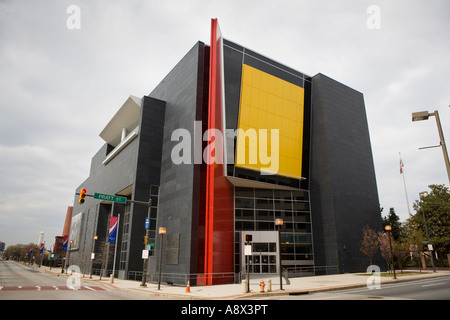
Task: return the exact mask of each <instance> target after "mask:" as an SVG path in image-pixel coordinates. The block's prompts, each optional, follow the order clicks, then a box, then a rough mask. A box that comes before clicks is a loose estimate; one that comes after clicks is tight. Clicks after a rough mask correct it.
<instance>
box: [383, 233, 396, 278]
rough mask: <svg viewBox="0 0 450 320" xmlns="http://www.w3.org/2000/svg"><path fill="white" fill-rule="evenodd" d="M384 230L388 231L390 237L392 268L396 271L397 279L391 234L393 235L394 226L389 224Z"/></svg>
mask: <svg viewBox="0 0 450 320" xmlns="http://www.w3.org/2000/svg"><path fill="white" fill-rule="evenodd" d="M384 230H386V231H387V232H388V237H389V248H390V249H391V260H392V261H391V262H392V270H393V271H394V279H397V276H396V275H395V267H394V253H393V252H392V242H391V236H392V227H391V226H390V225H387V226H386V227H384Z"/></svg>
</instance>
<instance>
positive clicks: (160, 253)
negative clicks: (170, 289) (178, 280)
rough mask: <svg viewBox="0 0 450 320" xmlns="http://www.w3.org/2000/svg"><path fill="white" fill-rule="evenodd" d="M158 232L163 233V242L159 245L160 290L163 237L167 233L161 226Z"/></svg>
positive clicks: (159, 282) (159, 286)
mask: <svg viewBox="0 0 450 320" xmlns="http://www.w3.org/2000/svg"><path fill="white" fill-rule="evenodd" d="M158 233H159V234H160V235H161V244H160V247H159V277H158V290H160V288H161V267H162V247H163V239H164V235H165V234H166V228H165V227H159V230H158Z"/></svg>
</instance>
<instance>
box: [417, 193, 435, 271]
mask: <svg viewBox="0 0 450 320" xmlns="http://www.w3.org/2000/svg"><path fill="white" fill-rule="evenodd" d="M423 195H425V196H426V195H428V192H426V191H423V192H419V200H422V196H423ZM420 211H422V216H423V223H424V225H425V235H426V236H427V242H428V245H431V240H430V236H429V234H428V226H427V219H426V218H425V211H424V210H423V208H422V206H420ZM428 251H429V252H430V260H431V267H432V268H433V272H436V267H435V266H434V259H433V252H431V251H432V250H430V249H428ZM425 267H426V264H425Z"/></svg>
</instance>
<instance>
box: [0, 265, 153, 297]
mask: <svg viewBox="0 0 450 320" xmlns="http://www.w3.org/2000/svg"><path fill="white" fill-rule="evenodd" d="M142 299H145V300H146V299H159V297H157V296H144V295H142V294H137V293H136V294H135V293H132V292H127V291H123V290H111V289H110V288H108V287H107V286H103V285H101V284H96V283H93V282H87V281H86V282H84V281H83V280H80V279H79V278H76V277H72V278H70V277H68V276H61V277H58V276H55V275H52V274H46V273H44V272H40V271H37V270H34V269H32V268H29V267H27V266H24V265H22V264H20V263H16V262H12V261H0V300H142Z"/></svg>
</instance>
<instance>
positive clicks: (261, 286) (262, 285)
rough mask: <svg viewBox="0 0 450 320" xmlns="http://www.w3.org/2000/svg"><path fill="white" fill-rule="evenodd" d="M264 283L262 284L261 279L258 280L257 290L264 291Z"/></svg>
mask: <svg viewBox="0 0 450 320" xmlns="http://www.w3.org/2000/svg"><path fill="white" fill-rule="evenodd" d="M265 286H266V285H265V284H264V281H263V280H261V281H260V282H259V292H264V287H265Z"/></svg>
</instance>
